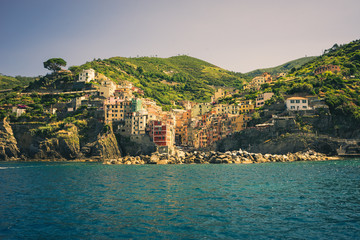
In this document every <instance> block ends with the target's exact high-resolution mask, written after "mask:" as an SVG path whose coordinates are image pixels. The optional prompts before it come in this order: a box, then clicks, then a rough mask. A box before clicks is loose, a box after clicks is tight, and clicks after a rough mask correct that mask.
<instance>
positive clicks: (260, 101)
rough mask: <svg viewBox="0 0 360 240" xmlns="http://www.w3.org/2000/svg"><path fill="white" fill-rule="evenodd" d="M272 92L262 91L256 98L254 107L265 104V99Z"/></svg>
mask: <svg viewBox="0 0 360 240" xmlns="http://www.w3.org/2000/svg"><path fill="white" fill-rule="evenodd" d="M273 95H274V93H262V94H259V95H258V96H257V98H256V107H262V106H264V105H265V101H267V100H270V99H271V97H272V96H273Z"/></svg>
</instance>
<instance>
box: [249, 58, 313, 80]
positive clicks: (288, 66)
mask: <svg viewBox="0 0 360 240" xmlns="http://www.w3.org/2000/svg"><path fill="white" fill-rule="evenodd" d="M315 58H316V57H303V58H299V59H296V60H293V61H290V62H287V63H284V64H282V65H280V66H277V67H272V68H263V69H257V70H254V71H251V72H248V73H245V75H247V76H248V77H251V78H253V77H256V76H259V75H261V74H263V73H264V72H268V73H270V74H271V75H277V74H279V73H282V72H286V73H287V72H289V71H290V70H291V69H292V68H299V67H301V66H302V65H304V64H306V63H308V62H310V61H312V60H314V59H315Z"/></svg>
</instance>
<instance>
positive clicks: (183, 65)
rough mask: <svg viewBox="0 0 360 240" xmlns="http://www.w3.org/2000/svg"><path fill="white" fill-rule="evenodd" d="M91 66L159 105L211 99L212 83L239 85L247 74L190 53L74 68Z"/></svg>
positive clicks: (89, 64)
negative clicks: (143, 94) (226, 68)
mask: <svg viewBox="0 0 360 240" xmlns="http://www.w3.org/2000/svg"><path fill="white" fill-rule="evenodd" d="M77 68H78V69H88V68H93V69H94V70H96V71H97V72H99V73H102V74H104V75H105V76H107V77H109V78H110V79H112V80H113V81H115V82H119V81H121V80H127V81H130V82H133V83H134V85H135V86H137V87H139V88H141V89H143V90H144V93H145V96H146V97H150V98H153V99H155V100H157V101H158V102H159V103H160V104H161V105H163V106H164V105H170V104H171V101H178V100H192V101H197V102H204V101H210V97H211V95H212V94H213V92H214V87H215V86H226V87H234V88H241V86H242V85H243V83H244V82H245V81H247V80H248V77H247V76H245V75H244V74H241V73H235V72H231V71H228V70H225V69H222V68H219V67H217V66H215V65H213V64H210V63H208V62H205V61H203V60H200V59H196V58H193V57H189V56H185V55H182V56H175V57H170V58H157V57H156V58H155V57H140V58H124V57H113V58H109V59H103V60H100V59H98V60H94V61H91V62H87V63H85V64H83V65H81V66H79V67H70V68H69V69H70V70H73V69H77Z"/></svg>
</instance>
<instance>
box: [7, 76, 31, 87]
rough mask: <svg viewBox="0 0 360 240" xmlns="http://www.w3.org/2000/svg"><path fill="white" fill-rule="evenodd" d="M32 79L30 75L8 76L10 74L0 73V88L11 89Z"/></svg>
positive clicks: (23, 85)
mask: <svg viewBox="0 0 360 240" xmlns="http://www.w3.org/2000/svg"><path fill="white" fill-rule="evenodd" d="M34 80H35V78H32V77H22V76H16V77H10V76H4V75H0V90H4V89H12V88H14V87H18V86H21V87H25V86H27V85H29V83H31V82H33V81H34Z"/></svg>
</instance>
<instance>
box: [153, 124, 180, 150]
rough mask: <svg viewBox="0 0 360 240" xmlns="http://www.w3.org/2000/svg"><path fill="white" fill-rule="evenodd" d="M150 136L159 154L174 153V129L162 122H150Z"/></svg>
mask: <svg viewBox="0 0 360 240" xmlns="http://www.w3.org/2000/svg"><path fill="white" fill-rule="evenodd" d="M149 129H150V132H149V135H150V137H151V139H152V140H153V142H154V143H155V145H156V146H157V149H158V151H159V153H169V152H171V151H172V149H173V146H174V139H175V135H174V128H173V127H172V126H171V125H169V124H166V123H164V122H162V121H157V120H155V121H150V122H149Z"/></svg>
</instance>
